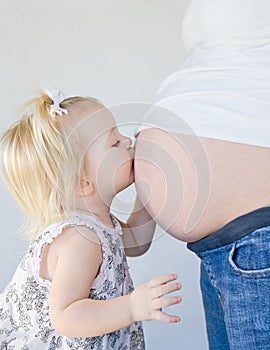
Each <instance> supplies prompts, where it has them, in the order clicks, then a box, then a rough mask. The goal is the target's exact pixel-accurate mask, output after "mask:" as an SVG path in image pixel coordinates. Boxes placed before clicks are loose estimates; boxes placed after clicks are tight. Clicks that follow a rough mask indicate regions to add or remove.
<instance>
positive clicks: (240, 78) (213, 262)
mask: <svg viewBox="0 0 270 350" xmlns="http://www.w3.org/2000/svg"><path fill="white" fill-rule="evenodd" d="M182 34H183V41H184V44H185V46H186V48H187V50H188V53H189V55H188V57H187V59H186V60H185V61H184V63H183V64H182V65H181V66H180V67H179V69H178V70H177V71H176V72H175V73H173V74H171V75H170V76H168V77H167V78H166V79H165V81H164V82H163V83H162V84H161V86H160V88H159V90H158V92H157V94H156V96H155V101H154V104H153V105H152V106H151V107H150V108H149V109H148V111H147V113H146V114H145V116H144V119H143V121H142V123H141V125H140V127H139V128H138V129H137V131H136V136H137V142H136V151H135V180H136V187H137V190H138V194H139V196H140V198H141V200H142V202H143V203H144V204H145V206H146V208H147V210H148V211H149V213H150V214H151V216H152V217H153V218H154V219H155V220H156V221H157V223H158V224H159V225H160V226H161V227H162V228H163V229H164V230H165V231H167V232H168V233H170V234H171V235H173V236H174V237H175V238H177V239H179V240H182V241H185V242H187V247H188V248H189V249H190V250H191V251H193V252H194V253H196V254H197V255H198V256H199V257H200V259H201V291H202V296H203V303H204V309H205V317H206V324H207V334H208V341H209V349H211V350H223V349H226V350H228V349H231V350H236V349H237V350H239V349H246V350H251V349H256V350H258V349H263V350H266V349H270V1H269V0H226V1H225V0H224V1H217V0H203V1H202V0H192V1H191V2H190V3H189V4H188V8H187V10H186V13H185V16H184V20H183V25H182Z"/></svg>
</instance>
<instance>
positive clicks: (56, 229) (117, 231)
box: [32, 211, 122, 248]
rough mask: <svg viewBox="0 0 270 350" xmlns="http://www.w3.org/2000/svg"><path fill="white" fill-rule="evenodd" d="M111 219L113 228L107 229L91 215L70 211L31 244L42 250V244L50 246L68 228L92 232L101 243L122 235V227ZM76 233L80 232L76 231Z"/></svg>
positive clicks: (114, 219) (114, 218)
mask: <svg viewBox="0 0 270 350" xmlns="http://www.w3.org/2000/svg"><path fill="white" fill-rule="evenodd" d="M111 219H112V222H113V225H114V227H113V228H112V227H109V226H107V225H105V224H103V223H101V222H100V221H98V220H97V219H96V218H95V217H94V216H93V215H90V214H86V213H81V212H77V211H70V212H69V213H68V215H67V217H66V219H64V220H63V221H59V222H55V223H52V224H51V225H49V226H48V227H47V228H45V230H43V232H42V233H41V235H40V236H39V237H38V238H37V239H35V240H34V241H33V242H32V244H34V245H35V246H40V248H42V247H43V246H44V244H50V243H52V242H53V240H54V239H56V238H57V237H58V236H59V235H61V234H62V233H63V232H64V230H65V229H67V228H69V227H82V226H84V227H85V228H86V229H90V230H91V231H93V232H94V233H95V234H96V235H97V237H98V238H99V240H101V241H103V239H104V237H105V236H107V235H108V236H115V235H116V236H118V235H122V227H121V225H120V223H119V221H118V220H117V219H116V217H115V216H114V215H112V214H111ZM77 232H78V233H80V232H81V231H80V230H79V229H78V230H77Z"/></svg>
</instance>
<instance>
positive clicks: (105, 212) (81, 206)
mask: <svg viewBox="0 0 270 350" xmlns="http://www.w3.org/2000/svg"><path fill="white" fill-rule="evenodd" d="M75 210H76V211H78V212H82V213H85V214H88V215H92V216H94V217H95V218H96V219H97V220H98V221H99V222H101V223H103V224H105V225H106V226H109V227H111V228H113V227H114V225H113V222H112V219H111V215H110V207H109V206H107V205H105V204H104V203H101V204H100V205H98V203H95V204H93V203H87V201H86V200H84V201H82V202H81V203H77V205H76V208H75Z"/></svg>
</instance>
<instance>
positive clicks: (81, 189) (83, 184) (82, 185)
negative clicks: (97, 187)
mask: <svg viewBox="0 0 270 350" xmlns="http://www.w3.org/2000/svg"><path fill="white" fill-rule="evenodd" d="M93 192H94V186H93V185H92V182H90V181H89V180H86V179H83V178H81V179H80V180H79V183H78V184H77V185H76V186H75V193H76V194H77V195H78V196H81V197H84V196H89V195H91V194H93Z"/></svg>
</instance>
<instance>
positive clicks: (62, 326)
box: [49, 226, 181, 338]
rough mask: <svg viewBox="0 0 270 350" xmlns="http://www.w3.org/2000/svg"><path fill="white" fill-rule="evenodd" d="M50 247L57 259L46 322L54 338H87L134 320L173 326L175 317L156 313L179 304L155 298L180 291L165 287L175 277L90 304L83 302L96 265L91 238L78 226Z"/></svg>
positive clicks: (96, 254)
mask: <svg viewBox="0 0 270 350" xmlns="http://www.w3.org/2000/svg"><path fill="white" fill-rule="evenodd" d="M78 230H79V231H80V232H78ZM52 244H54V243H52ZM56 245H57V247H56V249H57V253H58V260H57V265H56V267H55V269H54V272H53V274H52V278H51V280H52V281H51V288H50V297H49V306H50V319H51V322H52V325H53V327H54V328H55V330H56V331H57V332H58V333H60V334H63V335H65V336H68V337H73V338H75V337H93V336H99V335H103V334H106V333H109V332H112V331H115V330H118V329H121V328H123V327H126V326H128V325H130V324H132V323H134V322H136V321H146V320H152V319H156V320H160V321H163V322H179V317H177V316H171V315H167V314H165V313H164V312H162V310H161V309H162V308H164V307H167V306H170V305H173V304H177V303H180V301H181V298H180V297H179V296H172V297H168V298H161V297H162V296H164V295H165V294H167V293H170V292H173V291H176V290H179V289H180V288H181V286H180V284H179V283H170V282H172V281H174V280H175V279H176V278H177V276H176V275H174V274H170V275H164V276H160V277H157V278H154V279H152V280H151V281H150V282H147V283H144V284H142V285H140V286H138V288H136V289H135V290H134V291H133V292H132V293H131V294H129V295H124V296H121V297H117V298H114V299H110V300H93V299H89V298H88V296H89V291H90V288H91V286H92V283H93V281H94V279H95V277H96V275H97V274H98V272H99V268H100V265H101V262H102V254H101V246H100V244H99V243H98V239H97V237H96V236H95V233H94V232H93V231H91V230H90V229H88V228H86V227H82V226H81V227H79V228H78V227H69V228H67V229H66V230H65V233H64V234H63V235H61V236H60V237H59V239H57V243H56Z"/></svg>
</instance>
